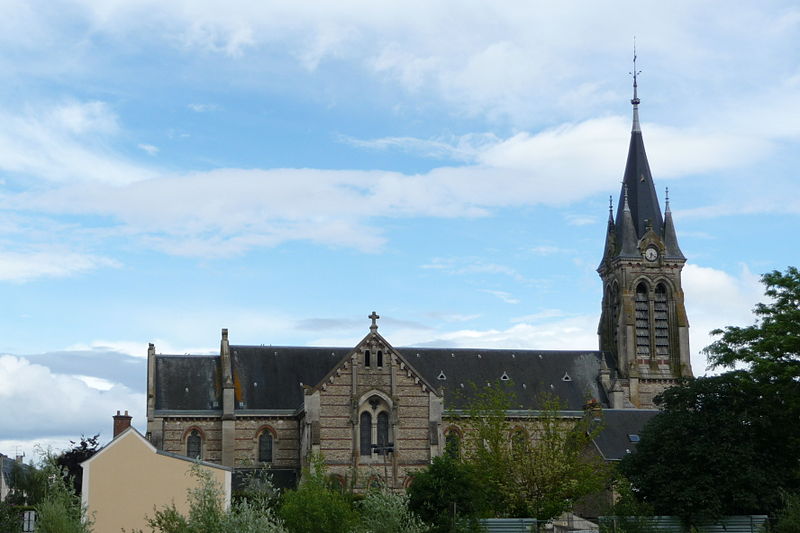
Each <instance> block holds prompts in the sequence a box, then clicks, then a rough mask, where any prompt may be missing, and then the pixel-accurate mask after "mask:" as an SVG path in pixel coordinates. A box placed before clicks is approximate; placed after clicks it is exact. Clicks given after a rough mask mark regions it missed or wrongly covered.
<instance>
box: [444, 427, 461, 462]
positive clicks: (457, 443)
mask: <svg viewBox="0 0 800 533" xmlns="http://www.w3.org/2000/svg"><path fill="white" fill-rule="evenodd" d="M444 453H445V455H447V456H448V457H452V458H453V459H456V458H458V456H459V455H461V435H460V434H459V433H458V431H457V430H456V429H451V430H450V431H448V432H447V435H445V437H444Z"/></svg>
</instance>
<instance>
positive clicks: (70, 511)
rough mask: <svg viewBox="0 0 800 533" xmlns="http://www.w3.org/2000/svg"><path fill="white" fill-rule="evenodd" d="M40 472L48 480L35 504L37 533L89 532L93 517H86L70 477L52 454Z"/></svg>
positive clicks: (46, 459)
mask: <svg viewBox="0 0 800 533" xmlns="http://www.w3.org/2000/svg"><path fill="white" fill-rule="evenodd" d="M43 471H44V472H45V473H47V474H48V475H47V478H48V479H49V480H50V483H49V485H48V486H47V490H46V492H45V495H44V498H43V499H42V500H41V501H40V502H39V503H38V504H37V505H36V531H37V533H91V532H92V520H91V519H90V518H89V517H87V516H86V513H85V512H84V511H85V509H84V508H83V507H82V506H81V499H80V497H79V496H77V495H76V494H75V491H74V488H73V486H72V483H71V480H70V478H69V477H68V476H66V474H65V473H64V472H62V470H61V469H60V468H58V467H57V466H56V464H55V462H53V461H52V458H51V457H46V458H45V467H44V468H43Z"/></svg>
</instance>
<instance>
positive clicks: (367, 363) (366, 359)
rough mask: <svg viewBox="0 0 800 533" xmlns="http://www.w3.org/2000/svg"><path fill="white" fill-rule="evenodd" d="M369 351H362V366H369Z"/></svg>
mask: <svg viewBox="0 0 800 533" xmlns="http://www.w3.org/2000/svg"><path fill="white" fill-rule="evenodd" d="M369 359H370V353H369V350H367V351H366V352H364V366H369Z"/></svg>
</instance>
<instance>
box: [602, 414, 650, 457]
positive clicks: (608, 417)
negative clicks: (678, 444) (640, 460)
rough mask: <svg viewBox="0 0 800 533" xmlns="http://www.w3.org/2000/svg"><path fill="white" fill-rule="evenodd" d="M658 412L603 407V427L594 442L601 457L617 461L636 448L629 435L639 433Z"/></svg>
mask: <svg viewBox="0 0 800 533" xmlns="http://www.w3.org/2000/svg"><path fill="white" fill-rule="evenodd" d="M657 414H658V410H655V409H603V422H602V423H603V429H602V431H600V433H599V434H598V435H597V436H596V437H595V438H594V443H595V445H596V446H597V449H598V450H599V451H600V454H601V455H602V456H603V459H605V460H607V461H619V460H620V459H622V458H623V457H625V455H626V454H627V453H630V452H633V451H634V450H635V449H636V442H633V441H631V438H630V435H640V434H641V432H642V429H643V428H644V426H645V425H646V424H647V423H648V422H649V421H650V420H651V419H652V418H653V417H654V416H656V415H657Z"/></svg>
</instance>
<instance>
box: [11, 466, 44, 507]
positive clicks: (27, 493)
mask: <svg viewBox="0 0 800 533" xmlns="http://www.w3.org/2000/svg"><path fill="white" fill-rule="evenodd" d="M10 477H11V483H10V485H11V490H10V491H9V493H8V496H6V503H8V504H11V505H36V504H38V503H39V502H40V501H42V499H44V495H45V494H46V493H47V485H48V479H47V473H46V472H45V471H44V469H40V468H36V467H35V466H33V465H32V464H29V465H26V464H21V463H14V465H13V466H12V467H11V476H10Z"/></svg>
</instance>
